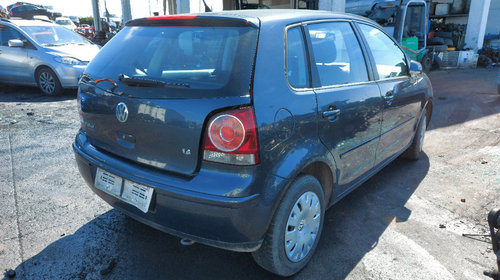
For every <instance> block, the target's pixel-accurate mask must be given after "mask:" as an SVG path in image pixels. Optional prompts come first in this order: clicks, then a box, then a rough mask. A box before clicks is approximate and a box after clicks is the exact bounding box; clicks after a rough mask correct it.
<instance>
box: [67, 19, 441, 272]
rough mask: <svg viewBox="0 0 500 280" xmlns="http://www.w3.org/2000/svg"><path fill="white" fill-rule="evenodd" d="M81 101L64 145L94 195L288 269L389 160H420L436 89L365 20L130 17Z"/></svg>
mask: <svg viewBox="0 0 500 280" xmlns="http://www.w3.org/2000/svg"><path fill="white" fill-rule="evenodd" d="M78 103H79V113H80V116H81V129H80V131H79V132H78V134H77V135H76V139H75V142H74V144H73V149H74V151H75V156H76V161H77V163H78V167H79V169H80V172H81V174H82V176H83V178H84V179H85V181H86V182H87V184H88V185H89V186H90V187H91V189H92V190H93V191H94V192H95V193H96V194H97V195H99V196H100V197H101V198H102V199H104V200H105V201H106V202H108V203H109V204H110V205H112V206H113V207H115V208H117V209H119V210H120V211H122V212H123V213H125V214H126V215H129V216H130V217H132V218H134V219H137V220H139V221H141V222H143V223H144V224H147V225H149V226H152V227H154V228H157V229H159V230H162V231H164V232H167V233H170V234H173V235H176V236H179V237H181V238H188V239H190V240H193V241H196V242H200V243H203V244H207V245H211V246H215V247H219V248H224V249H228V250H233V251H241V252H252V255H253V257H254V259H255V261H256V262H257V263H258V264H259V265H261V266H262V267H264V268H265V269H267V270H269V271H271V272H273V273H276V274H279V275H283V276H287V275H292V274H294V273H296V272H298V271H299V270H300V269H302V268H303V267H304V266H305V265H306V264H307V263H308V261H309V260H310V259H311V257H312V255H313V252H314V251H315V248H316V246H317V244H318V241H319V238H320V235H321V230H322V227H323V223H324V217H325V210H326V209H327V208H328V207H329V206H332V205H333V204H335V203H336V202H337V201H339V200H340V199H341V198H342V197H344V196H346V195H347V194H348V193H349V192H351V191H352V190H353V189H355V188H356V187H357V186H359V185H360V184H361V183H363V182H364V181H366V180H367V179H368V178H369V177H370V176H372V175H373V174H375V173H376V172H377V171H379V170H380V169H382V168H383V167H384V166H385V165H387V164H388V163H389V162H391V161H392V160H393V159H395V158H396V157H398V156H400V155H402V156H404V157H406V158H409V159H412V160H416V159H418V157H419V155H420V153H421V150H422V144H423V141H424V134H425V130H426V127H427V125H428V123H429V120H430V117H431V113H432V88H431V84H430V82H429V79H428V78H427V76H426V75H425V74H424V73H423V72H422V68H421V66H420V65H419V64H418V63H417V62H413V61H409V60H408V58H407V57H406V55H405V53H404V52H403V50H402V49H401V47H400V46H399V45H398V43H396V42H395V41H394V40H393V39H392V38H391V37H390V36H388V35H387V34H386V33H385V32H384V31H383V30H382V29H381V27H380V26H378V25H377V24H375V23H374V22H372V21H370V20H368V19H365V18H362V17H356V16H352V15H346V14H334V13H330V12H320V11H297V10H255V11H230V12H220V13H207V14H199V15H175V16H165V17H150V18H143V19H136V20H132V21H130V22H128V23H127V25H126V27H125V28H124V29H123V30H122V31H121V32H120V33H118V34H117V35H116V36H115V37H114V38H113V39H112V40H111V41H110V42H109V43H108V44H106V46H105V47H104V48H103V49H102V50H101V51H100V53H99V54H98V55H97V56H96V57H95V58H94V59H93V60H92V62H91V63H90V64H89V65H88V67H87V68H86V70H85V73H84V76H83V77H82V79H81V82H80V86H79V93H78Z"/></svg>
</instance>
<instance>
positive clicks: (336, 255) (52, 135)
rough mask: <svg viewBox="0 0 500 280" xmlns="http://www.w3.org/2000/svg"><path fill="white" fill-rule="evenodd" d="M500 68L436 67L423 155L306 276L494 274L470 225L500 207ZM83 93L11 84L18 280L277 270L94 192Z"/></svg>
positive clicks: (2, 117)
mask: <svg viewBox="0 0 500 280" xmlns="http://www.w3.org/2000/svg"><path fill="white" fill-rule="evenodd" d="M496 73H497V69H469V70H456V71H437V72H433V73H432V75H431V80H432V82H433V86H434V94H435V108H434V115H433V118H432V121H431V124H430V127H429V129H428V132H427V134H426V139H425V144H424V151H425V154H424V155H423V158H422V159H421V160H419V161H418V162H415V163H412V162H407V161H404V160H401V159H397V160H396V161H394V162H393V163H391V164H390V165H389V166H387V167H386V168H384V169H383V170H382V171H381V172H380V173H379V174H377V175H376V176H374V177H373V178H372V179H370V180H369V181H368V182H366V183H365V184H363V185H362V186H361V187H359V188H358V189H357V190H356V191H354V192H353V193H351V194H350V195H349V196H348V197H346V198H345V199H344V200H343V201H341V202H340V203H338V204H337V205H335V206H334V207H332V208H331V209H330V210H329V211H328V212H327V214H326V222H325V226H324V229H323V235H322V237H321V240H320V244H319V247H318V250H317V252H316V254H315V255H314V257H313V259H312V261H311V263H310V264H309V265H308V266H307V267H306V268H305V269H304V270H303V271H301V272H300V273H299V274H297V275H296V276H294V277H293V279H343V278H346V279H488V278H486V277H484V276H483V275H482V273H483V271H484V270H489V269H492V268H493V267H494V265H495V259H494V255H493V253H492V252H491V245H490V244H489V243H488V242H489V239H487V238H482V237H477V238H466V237H463V236H462V234H464V233H469V234H483V233H487V231H488V228H487V221H486V216H487V214H488V212H489V210H490V209H492V208H494V207H500V195H499V194H500V168H499V166H500V164H499V163H500V145H499V143H500V114H499V113H500V96H499V95H498V94H497V93H496V85H495V75H496ZM75 95H76V93H75V91H67V92H66V93H65V94H64V95H63V96H60V97H57V98H51V97H44V96H42V95H40V93H39V92H38V90H37V89H34V88H24V87H12V86H4V85H0V205H1V211H0V270H1V271H6V270H8V269H13V270H15V272H16V275H17V276H16V279H160V278H161V279H199V278H203V279H236V278H237V279H273V278H275V277H274V276H273V275H270V274H269V273H267V272H266V271H264V270H263V269H261V268H259V267H258V266H257V265H256V264H254V263H253V260H252V258H251V255H250V254H246V253H234V252H229V251H224V250H219V249H215V248H211V247H208V246H204V245H199V244H195V245H192V246H189V247H185V246H182V245H180V244H179V239H178V238H175V237H172V236H169V235H167V234H164V233H162V232H159V231H157V230H154V229H152V228H150V227H147V226H145V225H142V224H141V223H138V222H136V221H134V220H132V219H130V218H127V217H126V216H124V215H123V214H121V213H119V212H118V211H117V210H114V209H112V208H111V207H109V206H108V205H107V204H106V203H104V202H103V201H102V200H101V199H99V198H98V197H97V196H96V195H94V194H93V193H92V192H91V191H90V189H89V188H88V187H87V186H86V185H85V183H84V181H83V179H82V178H81V176H80V175H79V173H78V170H77V167H76V164H75V161H74V157H73V152H72V149H71V143H72V141H73V137H74V135H75V134H76V132H77V130H78V127H79V119H78V114H77V109H76V101H75ZM5 275H7V274H5ZM5 277H6V276H5Z"/></svg>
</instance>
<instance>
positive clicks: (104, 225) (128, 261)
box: [16, 154, 429, 279]
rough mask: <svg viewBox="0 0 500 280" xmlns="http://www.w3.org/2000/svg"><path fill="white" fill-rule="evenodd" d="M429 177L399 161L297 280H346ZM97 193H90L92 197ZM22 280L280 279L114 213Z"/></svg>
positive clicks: (332, 222) (357, 197) (353, 200)
mask: <svg viewBox="0 0 500 280" xmlns="http://www.w3.org/2000/svg"><path fill="white" fill-rule="evenodd" d="M428 170H429V158H428V157H427V155H425V154H423V155H422V159H421V160H419V161H418V162H408V161H405V160H402V159H397V160H396V161H394V162H393V163H391V164H389V165H388V166H387V167H386V168H384V169H383V170H382V171H381V172H380V173H379V174H377V175H376V176H374V177H372V179H370V180H369V181H367V182H366V183H365V184H363V185H362V186H361V187H359V188H358V189H357V190H355V191H354V192H353V193H351V194H350V195H348V196H347V197H346V198H344V199H343V200H342V201H341V202H339V203H338V204H336V205H335V206H333V207H332V208H331V209H330V210H329V211H328V212H327V213H326V220H325V226H324V229H323V235H322V237H321V240H320V244H319V247H318V250H317V251H316V254H315V255H314V257H313V259H312V261H311V263H310V264H309V265H308V266H307V267H306V268H305V269H304V270H303V271H301V272H300V273H299V274H297V275H296V276H294V277H293V278H294V279H343V278H345V277H346V276H347V275H348V274H349V273H350V272H351V271H352V270H353V269H354V268H355V267H356V266H357V265H358V263H359V262H360V260H361V259H362V258H363V256H364V255H365V254H367V253H368V252H370V251H371V250H372V249H373V248H375V247H376V246H377V243H378V240H379V238H380V236H381V235H382V234H383V232H384V231H385V230H386V229H387V227H388V226H389V224H390V223H392V222H398V223H399V222H402V223H404V222H405V221H406V220H407V219H408V217H409V215H410V213H411V211H410V210H408V209H407V208H405V204H406V202H407V201H408V199H409V198H410V196H411V195H412V194H413V192H414V191H415V190H416V188H417V187H418V186H419V184H420V182H421V181H422V180H423V178H424V177H425V176H426V174H427V172H428ZM89 191H90V190H89ZM16 272H17V274H18V278H19V279H199V278H200V277H201V278H203V279H274V278H276V277H275V276H273V275H271V274H269V273H268V272H266V271H264V270H263V269H261V268H260V267H258V266H257V265H256V264H255V263H254V262H253V260H252V257H251V254H247V253H235V252H229V251H224V250H219V249H216V248H211V247H208V246H204V245H200V244H195V245H192V246H188V247H184V246H182V245H180V244H179V239H178V238H176V237H173V236H170V235H168V234H164V233H162V232H160V231H157V230H155V229H153V228H150V227H148V226H145V225H143V224H141V223H139V222H136V221H134V220H132V219H130V218H127V217H126V216H124V215H123V214H121V213H120V212H118V211H117V210H111V211H108V212H106V213H104V214H102V215H101V216H99V217H96V218H95V219H93V220H91V221H90V222H88V223H87V224H85V225H83V226H82V227H80V228H79V229H78V230H77V231H76V232H75V233H74V234H72V235H68V236H65V237H62V238H61V239H59V240H57V241H55V242H53V243H52V244H50V245H48V246H47V247H45V249H43V250H42V251H41V252H40V253H38V254H37V255H35V256H33V257H31V258H29V259H27V260H26V261H24V262H23V263H22V264H20V265H19V266H18V267H17V268H16Z"/></svg>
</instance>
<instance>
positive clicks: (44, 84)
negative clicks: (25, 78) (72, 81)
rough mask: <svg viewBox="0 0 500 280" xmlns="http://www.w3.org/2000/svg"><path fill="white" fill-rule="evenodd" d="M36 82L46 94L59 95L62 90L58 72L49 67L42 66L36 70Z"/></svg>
mask: <svg viewBox="0 0 500 280" xmlns="http://www.w3.org/2000/svg"><path fill="white" fill-rule="evenodd" d="M36 82H37V84H38V88H40V90H41V91H42V92H43V93H44V94H46V95H58V94H60V93H61V92H62V87H61V83H60V82H59V79H58V78H57V75H56V73H54V71H52V70H50V69H49V68H41V69H39V70H38V71H37V72H36Z"/></svg>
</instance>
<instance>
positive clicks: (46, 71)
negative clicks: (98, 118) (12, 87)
mask: <svg viewBox="0 0 500 280" xmlns="http://www.w3.org/2000/svg"><path fill="white" fill-rule="evenodd" d="M98 52H99V46H97V45H95V44H93V43H92V42H90V41H89V40H87V39H85V38H84V37H82V36H80V35H78V34H77V33H75V32H72V31H70V30H68V29H66V28H64V27H62V26H60V25H57V24H54V23H52V22H47V21H42V20H7V19H1V20H0V82H1V83H9V84H18V85H32V86H38V87H39V88H40V90H41V91H42V92H43V93H45V94H47V95H56V94H59V93H60V92H61V91H62V90H63V89H64V88H74V87H77V85H78V80H79V78H80V76H81V74H82V73H83V70H84V69H85V67H86V66H87V64H88V63H89V62H90V60H91V59H92V58H94V56H95V55H96V54H97V53H98Z"/></svg>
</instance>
